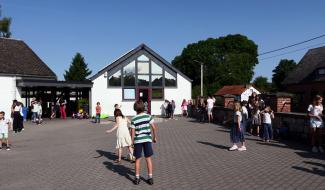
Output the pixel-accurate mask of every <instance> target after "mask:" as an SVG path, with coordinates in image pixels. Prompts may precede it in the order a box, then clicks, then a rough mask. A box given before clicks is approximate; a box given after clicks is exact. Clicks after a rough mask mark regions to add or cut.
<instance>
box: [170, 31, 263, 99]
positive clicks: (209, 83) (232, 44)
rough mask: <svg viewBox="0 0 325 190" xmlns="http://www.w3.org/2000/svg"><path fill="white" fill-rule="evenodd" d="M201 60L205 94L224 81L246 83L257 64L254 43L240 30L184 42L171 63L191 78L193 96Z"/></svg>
mask: <svg viewBox="0 0 325 190" xmlns="http://www.w3.org/2000/svg"><path fill="white" fill-rule="evenodd" d="M200 63H203V64H204V87H205V88H207V89H205V90H204V92H205V94H212V93H214V92H215V91H216V90H217V89H219V88H220V87H222V86H223V85H231V84H247V83H249V82H250V81H251V79H252V77H253V75H254V72H253V70H254V67H255V65H256V64H258V59H257V45H256V44H255V43H254V42H253V41H252V40H249V39H248V38H247V37H246V36H243V35H240V34H236V35H228V36H225V37H220V38H209V39H207V40H202V41H199V42H197V43H192V44H189V45H187V47H185V48H184V49H183V51H182V53H181V55H179V56H176V57H175V58H174V60H173V61H172V64H173V65H174V66H175V67H176V68H178V69H179V70H180V71H182V72H183V73H184V74H186V75H187V76H188V77H189V78H191V79H192V80H193V83H192V84H193V96H196V95H198V94H197V93H195V92H197V90H194V89H197V88H198V87H197V86H200Z"/></svg>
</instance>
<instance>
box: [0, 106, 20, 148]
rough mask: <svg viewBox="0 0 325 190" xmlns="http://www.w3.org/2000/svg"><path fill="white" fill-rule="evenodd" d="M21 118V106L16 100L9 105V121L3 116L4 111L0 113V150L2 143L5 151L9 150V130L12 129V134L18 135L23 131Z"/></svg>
mask: <svg viewBox="0 0 325 190" xmlns="http://www.w3.org/2000/svg"><path fill="white" fill-rule="evenodd" d="M23 116H24V113H23V104H22V103H21V102H19V101H17V100H13V102H12V105H11V114H10V117H11V119H9V118H7V117H6V116H5V112H4V111H0V150H1V149H2V144H3V142H5V144H6V150H10V145H11V144H10V143H9V129H12V130H13V131H14V133H20V132H21V131H23V130H24V118H23Z"/></svg>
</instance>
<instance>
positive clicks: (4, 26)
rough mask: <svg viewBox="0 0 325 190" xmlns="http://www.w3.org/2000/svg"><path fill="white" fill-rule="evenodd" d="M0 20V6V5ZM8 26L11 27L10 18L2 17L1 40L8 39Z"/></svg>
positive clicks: (0, 21)
mask: <svg viewBox="0 0 325 190" xmlns="http://www.w3.org/2000/svg"><path fill="white" fill-rule="evenodd" d="M0 18H1V5H0ZM10 25H11V18H9V17H3V18H2V19H0V37H3V38H10V36H11V32H10Z"/></svg>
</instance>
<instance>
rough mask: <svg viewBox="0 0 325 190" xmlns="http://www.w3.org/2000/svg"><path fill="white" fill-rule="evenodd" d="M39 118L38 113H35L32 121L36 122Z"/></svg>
mask: <svg viewBox="0 0 325 190" xmlns="http://www.w3.org/2000/svg"><path fill="white" fill-rule="evenodd" d="M37 117H38V114H37V112H33V114H32V121H35V120H36V119H37Z"/></svg>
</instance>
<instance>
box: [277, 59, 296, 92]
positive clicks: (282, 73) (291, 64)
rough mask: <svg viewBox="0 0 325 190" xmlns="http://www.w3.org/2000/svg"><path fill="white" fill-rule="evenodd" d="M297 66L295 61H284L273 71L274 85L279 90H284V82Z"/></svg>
mask: <svg viewBox="0 0 325 190" xmlns="http://www.w3.org/2000/svg"><path fill="white" fill-rule="evenodd" d="M296 66H297V64H296V62H295V61H294V60H288V59H282V60H281V61H280V62H279V64H278V66H276V67H275V69H274V70H273V71H272V72H273V77H272V83H273V85H274V86H275V88H276V89H277V90H283V85H282V82H283V81H284V79H285V78H286V77H287V76H288V74H289V73H290V72H291V71H292V70H294V69H295V68H296Z"/></svg>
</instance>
